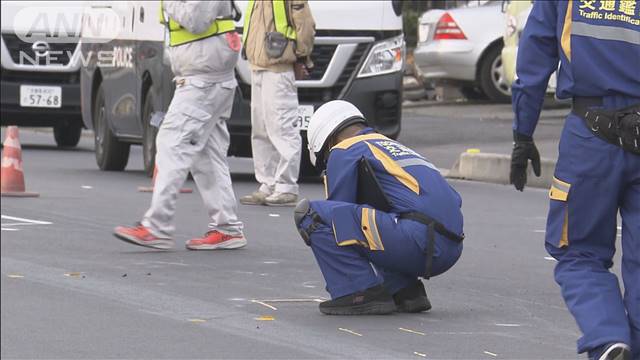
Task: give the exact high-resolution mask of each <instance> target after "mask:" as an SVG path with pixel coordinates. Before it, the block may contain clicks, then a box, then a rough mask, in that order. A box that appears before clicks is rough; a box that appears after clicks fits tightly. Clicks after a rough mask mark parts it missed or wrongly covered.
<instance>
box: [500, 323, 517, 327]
mask: <svg viewBox="0 0 640 360" xmlns="http://www.w3.org/2000/svg"><path fill="white" fill-rule="evenodd" d="M495 325H496V326H502V327H520V324H495Z"/></svg>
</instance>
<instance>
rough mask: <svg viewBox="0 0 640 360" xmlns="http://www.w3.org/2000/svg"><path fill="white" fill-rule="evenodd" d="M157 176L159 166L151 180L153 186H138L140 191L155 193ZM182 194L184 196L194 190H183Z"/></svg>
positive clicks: (154, 170)
mask: <svg viewBox="0 0 640 360" xmlns="http://www.w3.org/2000/svg"><path fill="white" fill-rule="evenodd" d="M156 175H158V166H156V167H154V168H153V178H152V179H151V186H138V191H140V192H153V187H154V186H155V184H156ZM180 192H181V193H183V194H190V193H192V192H193V189H190V188H182V189H180Z"/></svg>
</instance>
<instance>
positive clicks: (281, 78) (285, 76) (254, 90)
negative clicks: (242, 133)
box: [251, 70, 302, 195]
mask: <svg viewBox="0 0 640 360" xmlns="http://www.w3.org/2000/svg"><path fill="white" fill-rule="evenodd" d="M297 118H298V92H297V89H296V84H295V77H294V75H293V70H291V71H286V72H279V73H277V72H272V71H267V70H254V71H252V74H251V128H252V129H251V147H252V151H253V167H254V170H255V173H256V180H257V181H258V182H259V183H260V184H261V185H260V191H262V192H264V193H267V194H271V193H273V192H274V191H275V192H280V193H292V194H296V195H297V194H298V184H297V181H298V172H299V171H300V151H301V147H302V139H301V137H300V131H299V129H298V128H296V127H295V122H296V120H297Z"/></svg>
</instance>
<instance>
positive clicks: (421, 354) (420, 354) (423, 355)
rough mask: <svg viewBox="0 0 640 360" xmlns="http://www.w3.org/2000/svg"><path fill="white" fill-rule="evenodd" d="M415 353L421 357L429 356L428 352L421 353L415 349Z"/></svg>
mask: <svg viewBox="0 0 640 360" xmlns="http://www.w3.org/2000/svg"><path fill="white" fill-rule="evenodd" d="M413 354H414V355H418V356H421V357H427V354H423V353H419V352H417V351H414V352H413Z"/></svg>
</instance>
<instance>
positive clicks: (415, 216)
mask: <svg viewBox="0 0 640 360" xmlns="http://www.w3.org/2000/svg"><path fill="white" fill-rule="evenodd" d="M399 217H400V219H406V220H412V221H416V222H419V223H421V224H424V225H427V249H426V251H425V255H426V257H427V262H426V265H425V274H424V277H425V278H427V279H428V278H429V276H430V275H431V264H433V252H434V247H435V242H436V241H435V240H436V239H435V237H436V236H435V233H436V232H437V233H438V234H440V235H442V236H444V237H446V238H447V239H449V240H453V241H455V242H457V243H461V242H462V240H464V234H462V235H458V234H456V233H454V232H452V231H449V229H447V228H446V227H445V226H444V225H442V224H441V223H440V222H438V221H436V220H435V219H433V218H431V217H429V216H427V215H425V214H423V213H419V212H416V211H412V212H407V213H403V214H400V216H399Z"/></svg>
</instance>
